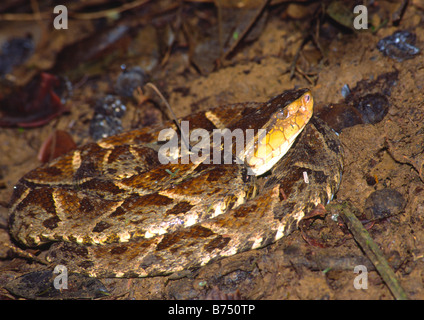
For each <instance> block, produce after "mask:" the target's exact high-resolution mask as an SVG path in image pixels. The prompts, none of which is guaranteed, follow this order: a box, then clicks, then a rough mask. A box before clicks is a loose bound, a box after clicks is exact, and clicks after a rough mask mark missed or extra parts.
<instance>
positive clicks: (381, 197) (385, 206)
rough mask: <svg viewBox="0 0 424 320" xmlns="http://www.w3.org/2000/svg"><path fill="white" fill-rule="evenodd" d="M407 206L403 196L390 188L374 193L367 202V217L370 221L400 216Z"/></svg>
mask: <svg viewBox="0 0 424 320" xmlns="http://www.w3.org/2000/svg"><path fill="white" fill-rule="evenodd" d="M404 206H405V198H404V197H403V195H402V194H401V193H400V192H398V191H396V190H394V189H390V188H386V189H381V190H377V191H374V192H373V193H371V194H370V196H369V197H368V198H367V200H365V210H364V212H365V216H366V217H367V219H369V220H376V219H383V218H387V217H390V216H394V215H396V214H399V213H400V212H401V211H402V210H403V208H404Z"/></svg>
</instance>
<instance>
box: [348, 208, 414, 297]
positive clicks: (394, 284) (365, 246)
mask: <svg viewBox="0 0 424 320" xmlns="http://www.w3.org/2000/svg"><path fill="white" fill-rule="evenodd" d="M340 215H341V217H342V219H343V221H344V222H345V223H346V225H347V227H348V229H349V231H350V232H351V233H352V235H353V237H354V238H355V240H356V242H357V243H358V244H359V245H360V246H361V248H362V250H363V251H364V252H365V254H366V255H367V257H368V259H370V261H371V262H372V263H373V264H374V266H375V268H376V269H377V271H378V273H379V274H380V276H381V277H382V278H383V280H384V282H385V283H386V285H387V286H388V287H389V290H390V291H391V292H392V294H393V296H394V297H395V299H396V300H407V299H408V297H407V295H406V293H405V291H404V290H403V288H402V287H401V286H400V284H399V282H398V280H397V278H396V275H395V273H394V272H393V270H392V268H391V267H390V265H389V264H388V262H387V260H386V259H385V258H384V256H383V253H382V252H381V250H380V248H379V247H378V245H377V244H376V243H375V242H374V240H373V239H372V238H371V236H370V234H369V233H368V231H367V230H366V229H365V228H364V226H363V225H362V223H361V222H360V221H359V220H358V218H357V217H356V216H355V215H354V214H353V212H352V211H351V210H350V209H349V207H348V206H346V205H341V206H340Z"/></svg>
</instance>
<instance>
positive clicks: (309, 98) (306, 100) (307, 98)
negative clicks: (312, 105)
mask: <svg viewBox="0 0 424 320" xmlns="http://www.w3.org/2000/svg"><path fill="white" fill-rule="evenodd" d="M303 99H304V101H305V103H308V102H309V101H311V96H310V95H309V94H307V95H306V96H305V97H304V98H303Z"/></svg>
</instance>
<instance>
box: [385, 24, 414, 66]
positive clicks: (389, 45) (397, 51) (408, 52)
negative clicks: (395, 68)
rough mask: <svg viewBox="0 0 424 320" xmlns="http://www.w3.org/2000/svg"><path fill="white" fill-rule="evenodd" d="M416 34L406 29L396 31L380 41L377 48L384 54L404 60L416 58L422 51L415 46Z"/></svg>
mask: <svg viewBox="0 0 424 320" xmlns="http://www.w3.org/2000/svg"><path fill="white" fill-rule="evenodd" d="M415 39H416V36H415V34H413V33H411V32H409V31H406V30H401V31H396V32H395V33H393V34H392V35H391V36H388V37H385V38H383V39H381V40H380V41H378V43H377V49H378V50H380V51H381V52H382V53H383V54H384V55H386V56H388V57H390V58H392V59H395V60H397V61H399V62H402V61H404V60H407V59H412V58H414V56H415V55H417V54H418V53H419V52H420V49H418V48H417V47H416V46H415Z"/></svg>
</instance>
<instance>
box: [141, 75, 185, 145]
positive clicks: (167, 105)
mask: <svg viewBox="0 0 424 320" xmlns="http://www.w3.org/2000/svg"><path fill="white" fill-rule="evenodd" d="M146 86H149V87H150V88H152V89H153V90H154V91H155V92H156V93H157V95H158V96H159V97H160V98H161V99H162V101H163V103H165V105H166V107H167V108H168V110H169V111H170V112H171V116H172V118H173V120H174V122H175V124H176V125H177V127H178V130H180V133H181V139H182V140H183V141H184V144H185V145H186V147H187V150H191V146H190V143H189V142H188V141H187V140H186V136H185V134H183V132H182V130H181V126H180V123H179V122H178V119H177V116H176V115H175V113H174V111H173V110H172V108H171V106H170V105H169V103H168V101H166V99H165V97H164V96H163V94H162V93H161V92H160V91H159V89H158V88H157V87H156V86H155V85H154V84H153V83H151V82H148V83H146Z"/></svg>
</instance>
